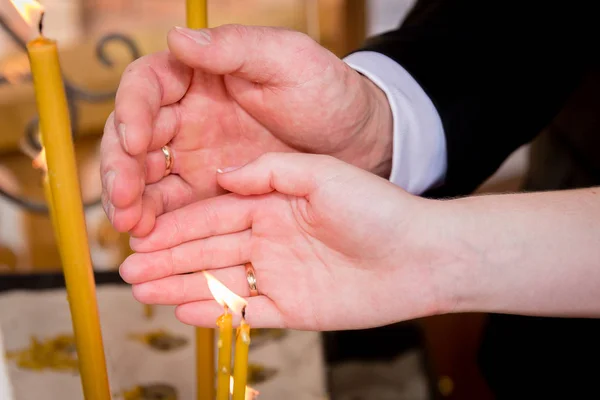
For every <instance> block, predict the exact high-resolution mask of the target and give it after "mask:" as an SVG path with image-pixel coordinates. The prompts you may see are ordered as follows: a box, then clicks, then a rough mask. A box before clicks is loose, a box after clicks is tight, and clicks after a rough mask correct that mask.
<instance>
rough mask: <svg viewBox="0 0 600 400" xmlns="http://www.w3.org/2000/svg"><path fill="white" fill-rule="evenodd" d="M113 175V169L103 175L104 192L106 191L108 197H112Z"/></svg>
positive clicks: (114, 174)
mask: <svg viewBox="0 0 600 400" xmlns="http://www.w3.org/2000/svg"><path fill="white" fill-rule="evenodd" d="M115 176H117V173H116V172H115V171H112V170H111V171H108V172H107V173H106V175H104V185H105V186H106V193H108V199H109V201H110V199H112V189H113V184H114V182H115Z"/></svg>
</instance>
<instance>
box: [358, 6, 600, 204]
mask: <svg viewBox="0 0 600 400" xmlns="http://www.w3.org/2000/svg"><path fill="white" fill-rule="evenodd" d="M592 5H593V2H587V1H581V0H575V1H572V0H570V1H560V2H559V1H556V2H551V1H532V0H520V1H514V2H512V3H510V2H506V1H503V2H499V1H490V0H445V1H444V0H423V1H419V2H417V3H416V5H415V6H414V8H413V9H412V11H411V12H410V13H409V14H408V16H407V17H406V18H405V20H404V21H403V23H402V24H401V26H400V27H399V28H398V29H397V30H394V31H391V32H388V33H386V34H383V35H380V36H377V37H374V38H371V39H370V40H369V41H368V42H367V43H366V45H365V46H364V47H363V48H362V49H360V50H372V51H377V52H379V53H382V54H385V55H387V56H388V57H390V58H392V59H394V60H395V61H397V62H398V63H399V64H401V65H402V66H403V67H404V68H405V69H406V70H407V71H408V72H409V73H410V74H411V75H412V76H413V77H414V78H415V79H416V80H417V82H419V84H420V85H421V86H422V88H423V89H424V90H425V92H426V93H427V95H428V96H429V97H430V98H431V100H432V101H433V103H434V105H435V106H436V108H437V110H438V112H439V114H440V117H441V120H442V124H443V127H444V130H445V133H446V140H447V154H448V170H447V177H446V182H445V184H444V186H443V187H441V188H438V189H436V190H432V191H431V192H430V193H428V194H427V195H428V196H436V197H437V196H457V195H464V194H469V193H471V192H472V191H473V190H474V189H476V187H477V186H478V185H480V184H481V183H483V181H484V180H486V178H488V177H489V176H491V175H492V174H493V173H494V172H495V171H496V169H497V168H498V167H499V166H500V165H501V164H502V162H503V161H504V160H505V159H506V158H507V157H508V156H509V155H510V154H511V153H512V152H513V151H514V150H516V149H517V148H518V147H520V146H521V145H522V144H525V143H527V142H529V141H531V140H532V139H533V138H534V137H535V136H536V135H538V134H539V133H540V132H541V131H542V129H543V128H544V127H545V126H547V125H548V124H549V123H550V121H551V120H552V118H553V117H554V116H555V115H556V114H557V113H558V111H559V110H560V109H561V108H562V106H563V105H564V103H565V101H566V99H567V97H568V96H569V95H570V93H572V92H573V90H574V89H575V88H576V87H577V85H578V84H579V82H580V80H581V79H582V76H583V74H584V72H585V71H586V70H587V69H588V68H589V66H590V65H591V64H593V63H595V62H597V60H598V54H599V53H600V46H599V45H600V40H598V39H599V38H598V23H597V21H594V20H592V18H595V15H594V13H593V12H592V8H591V6H592Z"/></svg>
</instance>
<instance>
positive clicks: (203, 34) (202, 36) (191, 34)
mask: <svg viewBox="0 0 600 400" xmlns="http://www.w3.org/2000/svg"><path fill="white" fill-rule="evenodd" d="M175 30H176V31H177V32H179V33H181V34H182V35H183V36H185V37H187V38H189V39H192V40H193V41H194V42H196V43H198V44H199V45H201V46H206V45H208V44H210V40H211V38H210V32H209V31H208V30H207V29H198V30H196V29H189V28H182V27H181V26H176V27H175Z"/></svg>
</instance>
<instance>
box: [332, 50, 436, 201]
mask: <svg viewBox="0 0 600 400" xmlns="http://www.w3.org/2000/svg"><path fill="white" fill-rule="evenodd" d="M344 61H345V62H346V63H347V64H348V65H349V66H350V67H352V68H353V69H355V70H356V71H358V72H360V73H361V74H363V75H365V76H366V77H367V78H369V79H370V80H371V81H373V83H375V84H376V85H377V86H378V87H379V88H381V90H383V92H384V93H385V94H386V96H387V98H388V101H389V103H390V108H391V110H392V116H393V120H394V123H393V129H394V139H393V140H394V142H393V143H394V144H393V159H392V173H391V175H390V177H389V180H390V181H391V182H392V183H394V184H396V185H398V186H400V187H402V188H403V189H404V190H406V191H407V192H409V193H412V194H415V195H420V194H422V193H423V192H425V191H427V190H428V189H430V188H433V187H435V186H437V185H439V184H441V183H442V182H443V180H444V177H445V175H446V168H447V158H446V137H445V136H444V128H443V126H442V121H441V119H440V116H439V114H438V112H437V110H436V109H435V106H434V105H433V103H432V102H431V100H430V99H429V97H428V96H427V94H426V93H425V91H424V90H423V89H422V88H421V86H420V85H419V84H418V83H417V81H415V80H414V78H413V77H412V76H411V75H410V74H409V73H408V71H406V70H405V69H404V68H403V67H402V66H400V65H399V64H398V63H397V62H395V61H394V60H392V59H391V58H389V57H387V56H385V55H383V54H381V53H377V52H373V51H361V52H356V53H353V54H350V55H349V56H348V57H346V58H344ZM382 134H384V133H383V132H382Z"/></svg>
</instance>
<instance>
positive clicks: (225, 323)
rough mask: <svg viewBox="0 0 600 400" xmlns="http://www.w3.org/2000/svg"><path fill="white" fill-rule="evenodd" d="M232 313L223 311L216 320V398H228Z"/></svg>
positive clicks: (220, 399) (221, 399)
mask: <svg viewBox="0 0 600 400" xmlns="http://www.w3.org/2000/svg"><path fill="white" fill-rule="evenodd" d="M232 321H233V320H232V315H231V313H229V312H228V310H227V309H225V313H223V315H221V316H220V317H219V319H218V320H217V326H218V327H219V340H218V342H217V343H218V348H219V359H218V367H217V400H229V382H230V379H231V346H232V340H233V327H232Z"/></svg>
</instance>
